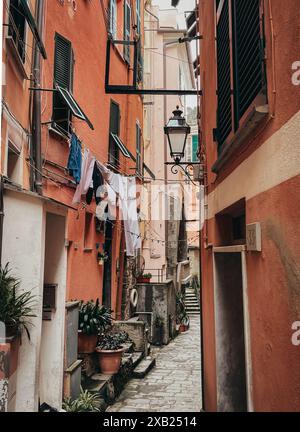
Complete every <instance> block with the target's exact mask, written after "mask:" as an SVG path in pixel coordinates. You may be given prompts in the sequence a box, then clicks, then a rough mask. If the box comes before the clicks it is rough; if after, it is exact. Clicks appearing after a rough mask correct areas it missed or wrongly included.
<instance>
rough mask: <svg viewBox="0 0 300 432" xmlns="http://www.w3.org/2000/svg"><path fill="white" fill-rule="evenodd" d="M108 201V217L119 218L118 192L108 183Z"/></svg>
mask: <svg viewBox="0 0 300 432" xmlns="http://www.w3.org/2000/svg"><path fill="white" fill-rule="evenodd" d="M106 188H107V201H108V218H109V219H110V220H116V218H117V194H116V192H115V191H114V190H113V188H112V187H111V186H110V185H109V184H107V185H106Z"/></svg>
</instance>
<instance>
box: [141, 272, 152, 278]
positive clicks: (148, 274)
mask: <svg viewBox="0 0 300 432" xmlns="http://www.w3.org/2000/svg"><path fill="white" fill-rule="evenodd" d="M141 277H142V278H143V279H151V278H152V274H151V273H144V274H143V275H142V276H141Z"/></svg>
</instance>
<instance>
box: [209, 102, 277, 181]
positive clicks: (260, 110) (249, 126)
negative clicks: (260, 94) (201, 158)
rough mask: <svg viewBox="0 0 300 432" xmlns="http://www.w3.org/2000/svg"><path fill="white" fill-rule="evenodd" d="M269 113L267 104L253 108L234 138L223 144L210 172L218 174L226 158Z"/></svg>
mask: <svg viewBox="0 0 300 432" xmlns="http://www.w3.org/2000/svg"><path fill="white" fill-rule="evenodd" d="M268 115H269V106H268V105H260V106H256V107H254V108H253V110H252V111H251V113H250V114H249V116H248V118H247V119H246V120H245V123H244V124H243V125H242V127H241V128H240V130H239V131H237V133H236V135H235V136H234V138H233V139H232V140H231V141H229V142H228V143H227V144H225V145H224V148H223V150H222V151H221V154H220V155H219V157H218V159H217V160H216V162H215V163H214V165H213V166H212V172H214V173H216V174H218V173H219V172H220V170H221V168H223V166H224V165H225V164H226V163H227V161H228V159H229V158H230V157H231V156H232V155H233V154H234V153H235V151H236V150H237V149H238V148H239V147H240V145H241V144H242V143H243V142H244V141H245V140H246V139H247V138H248V137H249V135H250V134H251V133H252V132H253V131H254V130H255V129H256V128H257V126H258V125H259V124H260V123H261V122H262V121H263V120H265V119H266V118H267V117H268Z"/></svg>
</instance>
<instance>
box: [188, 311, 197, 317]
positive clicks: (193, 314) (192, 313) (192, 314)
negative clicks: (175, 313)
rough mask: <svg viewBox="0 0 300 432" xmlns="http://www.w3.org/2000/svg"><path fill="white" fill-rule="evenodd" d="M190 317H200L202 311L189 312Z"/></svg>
mask: <svg viewBox="0 0 300 432" xmlns="http://www.w3.org/2000/svg"><path fill="white" fill-rule="evenodd" d="M188 315H189V316H190V317H191V316H196V315H200V310H199V311H197V312H196V311H189V312H188Z"/></svg>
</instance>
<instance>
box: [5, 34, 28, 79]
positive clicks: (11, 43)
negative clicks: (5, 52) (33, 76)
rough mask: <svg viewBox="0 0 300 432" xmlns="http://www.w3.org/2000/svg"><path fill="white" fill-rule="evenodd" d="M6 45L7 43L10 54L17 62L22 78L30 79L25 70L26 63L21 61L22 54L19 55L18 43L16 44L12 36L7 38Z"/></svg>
mask: <svg viewBox="0 0 300 432" xmlns="http://www.w3.org/2000/svg"><path fill="white" fill-rule="evenodd" d="M6 43H7V46H8V48H9V50H10V52H11V54H12V56H13V58H14V60H15V64H16V65H17V67H18V69H19V72H20V74H21V75H22V78H23V79H27V80H28V79H29V77H28V75H27V72H26V70H25V66H24V63H23V61H22V59H21V57H20V54H19V52H18V49H17V46H16V43H15V41H14V40H13V37H12V36H6Z"/></svg>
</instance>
